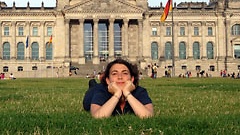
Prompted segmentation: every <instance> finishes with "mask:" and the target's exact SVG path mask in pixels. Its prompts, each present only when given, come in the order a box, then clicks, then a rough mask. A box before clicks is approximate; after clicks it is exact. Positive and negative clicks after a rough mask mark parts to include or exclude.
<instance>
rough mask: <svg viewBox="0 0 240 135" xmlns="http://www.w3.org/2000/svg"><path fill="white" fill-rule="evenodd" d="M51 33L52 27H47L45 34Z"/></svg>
mask: <svg viewBox="0 0 240 135" xmlns="http://www.w3.org/2000/svg"><path fill="white" fill-rule="evenodd" d="M51 35H52V27H47V36H51Z"/></svg>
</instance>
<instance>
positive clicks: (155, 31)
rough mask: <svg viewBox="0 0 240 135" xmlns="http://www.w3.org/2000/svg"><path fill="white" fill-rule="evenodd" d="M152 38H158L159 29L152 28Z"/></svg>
mask: <svg viewBox="0 0 240 135" xmlns="http://www.w3.org/2000/svg"><path fill="white" fill-rule="evenodd" d="M152 36H157V28H152Z"/></svg>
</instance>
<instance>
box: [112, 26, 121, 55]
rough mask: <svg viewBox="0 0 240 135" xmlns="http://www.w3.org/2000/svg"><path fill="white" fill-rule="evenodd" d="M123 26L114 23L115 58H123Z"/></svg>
mask: <svg viewBox="0 0 240 135" xmlns="http://www.w3.org/2000/svg"><path fill="white" fill-rule="evenodd" d="M121 27H122V26H121V24H120V23H114V57H115V58H119V57H122V31H121Z"/></svg>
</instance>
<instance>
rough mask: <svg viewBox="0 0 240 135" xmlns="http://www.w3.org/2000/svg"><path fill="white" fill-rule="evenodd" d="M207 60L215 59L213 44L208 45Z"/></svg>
mask: <svg viewBox="0 0 240 135" xmlns="http://www.w3.org/2000/svg"><path fill="white" fill-rule="evenodd" d="M207 58H208V59H213V58H214V55H213V44H212V43H211V42H208V43H207Z"/></svg>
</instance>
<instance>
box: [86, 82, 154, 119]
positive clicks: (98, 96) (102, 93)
mask: <svg viewBox="0 0 240 135" xmlns="http://www.w3.org/2000/svg"><path fill="white" fill-rule="evenodd" d="M91 91H92V92H93V93H94V94H93V97H92V99H91V104H97V105H100V106H102V105H103V104H105V103H106V102H107V101H108V100H109V99H110V98H111V97H112V94H111V93H109V92H108V89H107V87H106V86H104V85H103V84H97V85H96V86H94V87H93V88H92V89H91ZM131 93H132V95H133V96H134V97H135V98H136V99H137V100H138V101H140V102H141V103H142V104H143V105H146V104H149V103H152V100H151V99H150V97H149V96H148V93H147V91H146V89H145V88H143V87H140V86H138V87H137V88H136V89H135V90H134V91H132V92H131ZM91 104H90V105H91ZM89 108H90V106H89ZM126 113H134V112H133V110H132V107H131V106H130V105H129V103H128V102H126V105H125V107H124V109H123V112H122V111H121V108H120V104H119V103H118V104H117V106H116V107H115V109H114V111H113V113H112V115H116V114H126Z"/></svg>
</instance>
